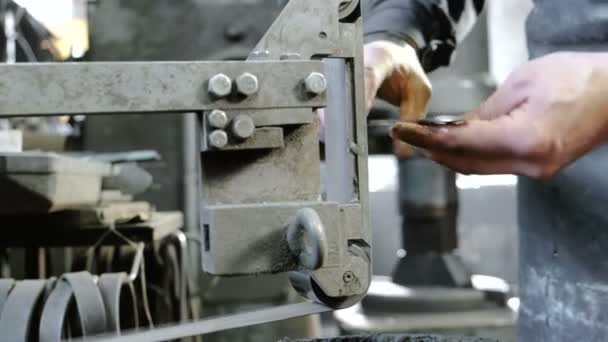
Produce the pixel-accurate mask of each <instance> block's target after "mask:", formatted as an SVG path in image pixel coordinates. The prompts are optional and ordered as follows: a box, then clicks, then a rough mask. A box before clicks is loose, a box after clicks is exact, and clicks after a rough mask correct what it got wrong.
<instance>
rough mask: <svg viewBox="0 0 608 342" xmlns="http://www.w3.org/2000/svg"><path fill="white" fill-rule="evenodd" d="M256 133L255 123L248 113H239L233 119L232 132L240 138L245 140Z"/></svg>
mask: <svg viewBox="0 0 608 342" xmlns="http://www.w3.org/2000/svg"><path fill="white" fill-rule="evenodd" d="M253 133H255V124H254V123H253V119H251V117H249V116H248V115H239V116H237V117H236V118H234V120H232V134H234V136H235V137H236V138H238V139H241V140H245V139H248V138H251V136H252V135H253Z"/></svg>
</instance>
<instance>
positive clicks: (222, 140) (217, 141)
mask: <svg viewBox="0 0 608 342" xmlns="http://www.w3.org/2000/svg"><path fill="white" fill-rule="evenodd" d="M226 145H228V134H226V132H225V131H223V130H221V129H218V130H215V131H213V132H211V133H209V146H211V147H213V148H224V147H226Z"/></svg>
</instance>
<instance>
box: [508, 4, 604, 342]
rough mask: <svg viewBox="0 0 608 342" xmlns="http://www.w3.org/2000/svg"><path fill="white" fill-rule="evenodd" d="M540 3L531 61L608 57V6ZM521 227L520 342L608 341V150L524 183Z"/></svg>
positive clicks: (532, 25) (531, 30)
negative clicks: (588, 54)
mask: <svg viewBox="0 0 608 342" xmlns="http://www.w3.org/2000/svg"><path fill="white" fill-rule="evenodd" d="M535 3H536V6H535V9H534V11H533V12H532V14H531V15H530V17H529V19H528V24H527V30H528V45H529V49H530V55H531V57H532V58H534V57H538V56H542V55H545V54H548V53H551V52H555V51H608V0H536V1H535ZM607 63H608V61H607ZM574 72H575V71H574ZM606 96H608V89H606ZM519 222H520V228H521V229H520V296H521V307H520V323H519V340H520V341H526V342H528V341H608V145H604V146H600V147H598V148H597V149H595V150H594V151H593V152H592V153H589V154H588V155H586V156H584V157H583V158H581V159H580V160H578V161H577V162H576V163H574V164H573V165H571V166H569V167H568V168H566V169H564V170H563V171H561V172H560V173H559V174H558V175H557V176H555V177H554V178H552V179H551V180H548V181H534V180H530V179H527V178H523V177H522V178H520V183H519Z"/></svg>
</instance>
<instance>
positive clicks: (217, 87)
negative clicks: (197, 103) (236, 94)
mask: <svg viewBox="0 0 608 342" xmlns="http://www.w3.org/2000/svg"><path fill="white" fill-rule="evenodd" d="M231 92H232V80H231V79H230V77H228V76H226V75H224V74H217V75H215V76H213V77H211V79H210V80H209V94H211V95H213V96H215V97H217V98H222V97H226V96H228V95H230V93H231Z"/></svg>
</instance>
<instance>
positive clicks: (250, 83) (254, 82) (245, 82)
mask: <svg viewBox="0 0 608 342" xmlns="http://www.w3.org/2000/svg"><path fill="white" fill-rule="evenodd" d="M236 89H237V90H238V92H239V93H240V94H241V95H245V96H251V95H255V94H256V93H257V92H258V90H259V89H260V85H259V83H258V78H257V77H256V76H255V75H253V74H250V73H248V72H246V73H244V74H242V75H241V76H239V77H238V78H237V79H236Z"/></svg>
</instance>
